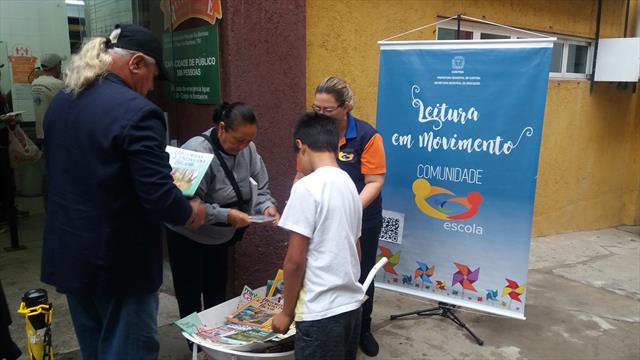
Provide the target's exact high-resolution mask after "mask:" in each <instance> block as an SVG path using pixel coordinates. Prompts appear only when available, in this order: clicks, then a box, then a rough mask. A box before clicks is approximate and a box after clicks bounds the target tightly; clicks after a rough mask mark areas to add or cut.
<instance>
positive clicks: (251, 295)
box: [236, 285, 260, 309]
mask: <svg viewBox="0 0 640 360" xmlns="http://www.w3.org/2000/svg"><path fill="white" fill-rule="evenodd" d="M258 296H260V295H259V294H258V293H257V292H255V291H253V290H251V288H250V287H248V286H247V285H245V286H244V288H243V289H242V294H240V301H238V306H236V309H240V308H241V307H243V306H245V305H247V304H248V303H250V302H251V300H253V299H255V298H257V297H258Z"/></svg>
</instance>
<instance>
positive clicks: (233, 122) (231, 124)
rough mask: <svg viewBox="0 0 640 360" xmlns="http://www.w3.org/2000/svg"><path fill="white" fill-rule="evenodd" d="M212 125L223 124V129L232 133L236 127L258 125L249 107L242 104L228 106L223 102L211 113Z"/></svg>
mask: <svg viewBox="0 0 640 360" xmlns="http://www.w3.org/2000/svg"><path fill="white" fill-rule="evenodd" d="M212 120H213V123H214V124H215V125H216V126H218V125H220V122H224V126H225V128H227V129H229V130H230V131H233V130H234V129H235V128H236V126H237V125H254V124H257V123H258V120H257V119H256V115H255V114H254V113H253V110H251V108H250V107H249V105H247V104H245V103H242V102H234V103H232V104H229V103H228V102H223V103H222V104H220V106H218V107H217V108H216V109H215V111H214V112H213V116H212Z"/></svg>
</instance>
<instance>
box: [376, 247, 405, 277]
mask: <svg viewBox="0 0 640 360" xmlns="http://www.w3.org/2000/svg"><path fill="white" fill-rule="evenodd" d="M378 247H379V248H380V254H378V256H376V262H377V261H380V259H382V258H383V257H386V258H387V259H388V260H389V262H387V263H386V264H384V267H383V269H384V273H383V279H384V281H385V282H386V280H387V273H389V274H393V275H398V273H397V272H396V270H395V269H394V267H396V265H398V263H399V262H400V251H398V252H396V253H392V252H391V249H389V248H387V247H384V246H378Z"/></svg>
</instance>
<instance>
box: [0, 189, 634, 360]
mask: <svg viewBox="0 0 640 360" xmlns="http://www.w3.org/2000/svg"><path fill="white" fill-rule="evenodd" d="M40 201H41V199H40V198H29V199H26V198H22V199H19V203H20V205H21V208H22V209H27V210H30V211H31V215H30V216H29V217H27V218H25V219H22V221H21V226H20V236H21V243H23V244H24V245H26V246H27V247H28V249H27V250H23V251H18V252H5V251H3V250H1V251H0V279H2V282H3V285H4V287H5V292H6V293H7V297H8V300H9V304H10V306H11V308H12V310H13V309H17V308H18V305H19V301H20V297H21V296H22V293H23V292H24V291H26V290H27V289H30V288H34V287H44V288H45V289H47V290H48V291H49V294H50V297H51V300H52V301H53V303H54V307H55V310H54V320H53V323H54V325H53V336H54V337H53V342H54V344H53V345H54V349H55V352H56V358H57V359H80V358H81V357H80V353H79V350H78V345H77V341H76V339H75V334H74V332H73V327H72V325H71V321H70V317H69V312H68V308H67V306H66V300H65V299H64V297H63V296H60V295H59V294H57V293H56V292H55V291H54V290H53V289H51V288H50V287H47V286H44V285H43V284H42V283H40V281H39V274H40V253H41V234H42V225H43V218H44V214H43V213H42V211H41V210H39V204H40ZM8 244H9V236H8V233H7V232H6V231H5V232H3V233H0V246H1V247H5V246H7V245H8ZM529 267H530V271H529V281H528V284H527V304H526V310H525V315H526V317H527V320H525V321H522V320H513V319H507V318H502V317H497V316H491V315H486V314H479V313H475V312H469V311H463V310H464V309H461V310H460V311H458V312H457V313H456V314H457V315H458V316H459V317H460V318H461V319H463V320H464V321H465V322H466V323H467V325H468V326H469V327H470V328H471V329H472V330H473V331H474V332H475V333H476V334H477V335H478V336H479V337H480V338H482V339H483V340H484V343H485V345H484V346H478V345H477V344H476V343H475V342H474V341H473V340H472V339H471V337H470V336H468V335H467V334H466V333H465V332H464V331H463V330H461V329H460V328H458V327H457V326H456V325H454V324H453V323H452V322H451V321H449V320H447V319H444V318H441V317H420V316H412V317H406V318H402V319H397V320H389V315H391V314H397V313H403V312H407V311H412V310H418V309H424V308H430V307H433V306H434V305H435V304H434V303H433V302H430V301H426V300H424V299H419V298H414V297H411V296H408V295H403V294H399V293H395V292H390V291H386V290H377V294H376V300H375V305H374V324H373V329H374V334H375V336H376V338H377V339H378V341H379V342H380V354H379V355H378V358H379V359H639V358H640V227H639V226H621V227H618V228H611V229H603V230H598V231H588V232H576V233H568V234H560V235H553V236H545V237H539V238H534V239H533V241H532V247H531V256H530V263H529ZM176 318H177V304H176V302H175V297H174V296H173V289H172V284H171V276H170V273H169V268H168V264H167V265H166V266H165V283H164V284H163V286H162V289H161V293H160V314H159V320H158V322H159V327H160V328H159V333H160V339H161V350H160V358H161V359H190V353H189V352H188V350H187V346H186V345H185V342H184V340H183V339H182V337H181V336H180V334H179V333H178V330H177V329H176V328H175V327H174V326H173V325H171V322H172V321H173V320H175V319H176ZM13 319H14V324H13V325H12V326H11V332H12V334H13V337H14V339H15V340H16V342H17V343H18V344H19V345H20V346H21V348H22V349H26V347H25V337H24V320H23V319H22V318H20V317H18V314H15V316H14V317H13ZM23 358H24V359H26V358H27V357H25V356H23ZM365 358H367V357H366V356H365V355H364V354H362V353H360V354H359V355H358V359H365Z"/></svg>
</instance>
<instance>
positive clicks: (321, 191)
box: [278, 166, 364, 321]
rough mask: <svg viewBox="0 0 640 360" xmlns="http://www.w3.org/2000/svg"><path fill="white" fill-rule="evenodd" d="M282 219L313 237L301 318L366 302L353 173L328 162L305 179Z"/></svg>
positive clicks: (338, 311) (334, 312) (300, 299)
mask: <svg viewBox="0 0 640 360" xmlns="http://www.w3.org/2000/svg"><path fill="white" fill-rule="evenodd" d="M278 225H279V226H280V227H282V228H284V229H287V230H290V231H294V232H296V233H298V234H300V235H303V236H306V237H308V238H309V249H308V251H307V266H306V270H305V275H304V281H303V284H302V288H301V290H300V294H299V297H298V303H297V304H296V317H295V320H296V321H309V320H319V319H324V318H328V317H331V316H334V315H338V314H341V313H344V312H347V311H351V310H355V309H357V308H358V307H360V305H361V304H362V299H363V296H364V289H363V288H362V285H360V283H358V278H359V277H360V263H359V260H358V250H357V248H356V241H357V240H358V238H360V228H361V226H362V204H361V203H360V198H359V197H358V191H357V190H356V187H355V185H354V184H353V181H352V180H351V178H350V177H349V175H347V173H346V172H344V171H342V170H340V169H339V168H336V167H330V166H326V167H321V168H318V169H316V170H315V171H314V172H312V173H311V174H309V175H307V176H305V177H303V178H302V179H300V180H299V181H298V182H296V183H295V184H294V185H293V187H292V188H291V195H290V197H289V200H288V202H287V206H286V208H285V209H284V212H283V213H282V217H281V219H280V223H279V224H278ZM285 286H286V284H285Z"/></svg>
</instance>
